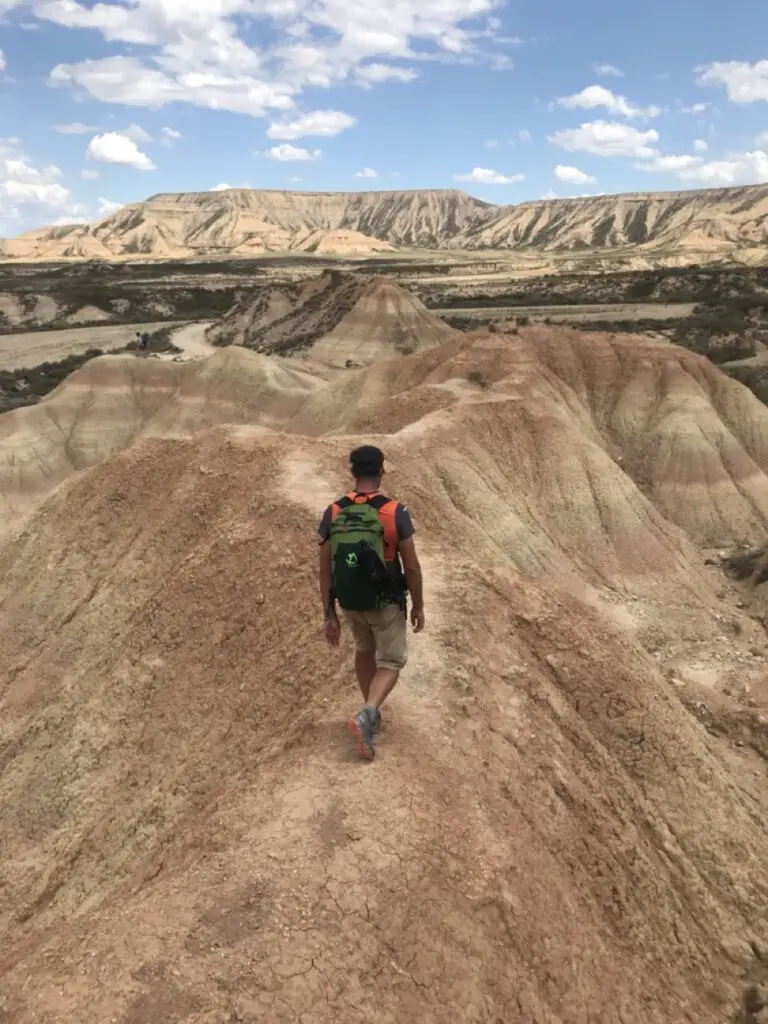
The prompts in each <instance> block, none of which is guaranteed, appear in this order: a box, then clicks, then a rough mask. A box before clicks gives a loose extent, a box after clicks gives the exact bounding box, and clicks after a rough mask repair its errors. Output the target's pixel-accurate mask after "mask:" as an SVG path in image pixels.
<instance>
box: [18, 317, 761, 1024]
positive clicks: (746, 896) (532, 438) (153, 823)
mask: <svg viewBox="0 0 768 1024" xmlns="http://www.w3.org/2000/svg"><path fill="white" fill-rule="evenodd" d="M361 440H365V441H372V442H378V443H380V444H381V446H382V447H383V448H384V449H385V451H386V454H387V457H388V460H389V468H390V473H389V475H388V478H387V487H388V489H390V490H391V491H392V492H395V493H397V494H398V496H400V497H401V498H402V500H404V501H406V502H407V503H408V505H409V507H410V508H411V511H412V514H413V516H414V519H415V521H416V524H417V529H418V538H419V543H420V548H421V552H422V557H423V562H424V568H425V575H426V580H427V616H428V629H427V632H425V633H424V634H423V635H420V636H418V637H415V638H414V639H413V643H412V656H411V660H410V663H409V665H408V668H407V670H406V672H405V673H404V676H403V680H402V683H401V685H400V686H399V687H398V689H397V690H396V692H395V694H394V695H393V697H392V699H391V702H390V703H388V704H387V706H386V708H385V724H384V729H383V733H382V736H381V742H380V748H379V755H378V757H377V759H376V761H375V762H373V764H370V765H367V764H361V763H359V762H358V761H357V760H356V759H355V758H354V757H353V756H352V752H351V751H350V750H349V748H348V745H347V742H346V739H345V736H344V730H343V722H344V719H345V716H346V715H347V714H348V713H349V712H350V711H353V710H355V709H356V707H357V703H358V698H357V696H356V693H355V688H354V685H353V682H352V676H351V648H350V643H349V638H348V637H347V638H346V639H345V643H344V646H343V647H342V650H341V653H330V654H329V652H328V651H327V649H326V648H325V647H324V646H323V643H322V639H321V636H320V630H319V623H318V601H317V597H316V581H315V559H316V544H315V541H314V536H313V533H314V527H315V522H316V518H317V515H318V514H319V512H320V510H321V509H322V507H323V505H324V504H325V503H327V502H328V501H329V500H330V499H332V498H333V497H335V496H336V494H337V493H338V492H339V491H340V490H341V488H342V487H343V486H344V484H345V479H344V470H345V456H346V453H347V451H348V450H349V448H350V447H351V446H352V445H353V444H356V443H359V442H360V441H361ZM766 474H768V410H767V409H766V408H765V407H764V406H763V405H761V403H759V402H758V401H757V399H755V398H754V397H753V396H752V395H751V394H750V393H749V392H748V391H747V390H746V389H745V388H743V387H742V386H741V385H739V384H738V383H736V382H734V381H732V380H730V379H728V378H726V377H725V376H724V375H723V374H721V373H720V372H719V371H718V370H717V369H716V368H715V367H714V366H713V365H712V364H710V363H708V362H707V361H706V360H704V359H703V358H699V357H697V356H695V355H692V354H690V353H687V352H685V351H683V350H681V349H677V348H675V347H673V346H671V345H669V344H666V343H661V342H650V341H647V340H646V339H643V338H633V337H629V336H622V337H621V338H615V337H610V336H608V335H590V334H582V333H577V332H572V331H569V330H567V329H559V328H557V329H551V330H549V329H544V328H532V329H529V330H522V329H521V330H520V331H519V333H510V334H503V333H496V334H488V333H483V332H478V333H475V334H469V335H460V336H456V337H455V338H452V339H451V340H449V341H447V342H445V343H444V344H441V345H439V346H437V347H434V348H431V349H429V350H427V351H425V352H419V353H416V354H414V355H410V356H401V357H397V358H393V359H391V360H388V361H385V362H378V363H376V364H375V365H373V366H371V367H369V368H367V369H363V370H360V371H355V372H349V373H340V374H337V375H333V374H330V375H326V377H322V376H318V375H316V374H314V373H312V372H310V371H309V370H308V369H307V368H306V367H304V368H302V365H301V364H300V363H298V362H295V363H291V362H289V361H288V360H280V359H277V358H273V357H268V356H264V355H259V354H256V353H253V352H247V351H245V350H242V349H237V348H234V347H233V348H230V349H225V350H222V351H220V352H217V353H216V354H215V355H213V356H211V357H210V358H209V359H207V360H202V361H197V362H192V363H186V364H183V363H182V364H176V363H172V362H160V361H146V362H142V361H139V360H130V359H127V358H124V357H103V358H101V359H97V360H94V361H92V362H91V363H89V364H87V365H86V366H85V367H84V368H83V369H82V370H80V371H78V372H77V373H76V374H74V375H73V376H72V377H70V378H69V379H68V380H67V381H66V382H65V383H64V384H63V385H62V386H61V387H60V388H59V389H58V390H57V391H56V392H54V393H52V394H51V395H50V396H48V397H47V398H46V399H44V400H43V401H42V402H40V403H39V404H38V405H37V406H34V407H31V408H29V409H24V410H19V411H17V412H14V413H9V414H7V415H5V416H3V417H2V418H1V419H0V490H1V491H2V495H3V500H4V525H5V535H4V539H3V542H2V546H1V547H0V600H2V611H3V615H2V623H1V624H0V708H1V710H2V713H1V714H0V979H1V981H0V1021H2V1022H3V1024H27V1022H33V1021H34V1022H39V1024H52V1022H78V1024H103V1022H106V1021H113V1022H116V1024H160V1022H163V1024H166V1022H167V1024H214V1022H216V1024H219V1022H224V1021H253V1022H264V1021H269V1022H275V1024H283V1022H285V1024H288V1022H291V1024H294V1022H296V1024H329V1022H333V1024H362V1022H376V1024H403V1022H405V1021H419V1022H424V1024H449V1022H451V1024H454V1022H457V1021H461V1022H472V1024H474V1022H477V1024H480V1022H483V1024H486V1022H487V1024H501V1022H503V1024H587V1022H601V1024H602V1022H605V1024H725V1022H742V1024H758V1022H759V1021H761V1020H762V1019H763V1018H761V1016H760V1014H761V1013H763V1009H762V1002H763V993H764V992H765V990H764V989H763V988H761V985H763V983H764V982H765V980H766V974H767V972H768V923H767V922H766V917H765V907H766V905H768V852H767V851H768V827H767V826H766V811H768V796H767V795H766V787H765V778H766V757H767V756H768V728H767V726H768V685H767V684H766V679H767V677H768V673H767V672H766V655H767V654H768V646H767V645H766V635H765V629H764V627H763V621H762V618H761V612H760V602H759V600H758V597H759V594H758V592H759V586H758V587H757V588H755V589H754V590H753V589H751V584H749V583H737V582H734V581H732V580H730V579H729V578H728V577H726V576H725V575H724V573H723V572H722V570H721V568H720V567H719V565H718V564H713V563H716V562H717V558H716V557H714V553H715V552H717V551H720V550H724V549H728V548H729V547H730V546H732V545H734V544H735V543H737V542H744V543H746V542H751V543H758V542H760V541H761V540H762V539H763V537H764V534H765V529H766V523H767V522H768V475H766ZM764 1016H765V1014H763V1017H764Z"/></svg>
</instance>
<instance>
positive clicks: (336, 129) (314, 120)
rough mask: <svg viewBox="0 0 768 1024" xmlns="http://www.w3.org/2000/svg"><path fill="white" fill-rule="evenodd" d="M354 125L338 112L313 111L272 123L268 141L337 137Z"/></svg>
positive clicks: (354, 120)
mask: <svg viewBox="0 0 768 1024" xmlns="http://www.w3.org/2000/svg"><path fill="white" fill-rule="evenodd" d="M355 123H356V119H355V118H354V117H350V115H349V114H344V113H343V112H342V111H340V110H315V111H314V112H313V113H311V114H302V116H301V117H297V118H296V119H295V120H293V121H273V122H272V123H271V124H270V126H269V128H267V135H268V136H269V138H270V139H301V138H303V137H304V136H305V135H323V136H332V135H338V134H339V133H340V132H343V131H344V130H345V129H347V128H351V127H352V126H353V125H354V124H355Z"/></svg>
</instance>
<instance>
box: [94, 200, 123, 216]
mask: <svg viewBox="0 0 768 1024" xmlns="http://www.w3.org/2000/svg"><path fill="white" fill-rule="evenodd" d="M97 202H98V207H99V214H100V216H102V217H109V215H110V214H112V213H117V211H118V210H122V208H123V206H124V205H125V203H113V202H112V200H111V199H101V198H100V199H98V200H97Z"/></svg>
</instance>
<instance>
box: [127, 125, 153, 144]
mask: <svg viewBox="0 0 768 1024" xmlns="http://www.w3.org/2000/svg"><path fill="white" fill-rule="evenodd" d="M120 135H125V137H126V138H128V139H130V140H131V142H135V143H136V145H137V146H143V145H145V144H146V143H147V142H151V141H152V136H151V135H150V134H149V132H145V131H144V129H143V128H142V127H141V125H138V124H129V125H128V127H127V128H123V129H122V130H121V131H120Z"/></svg>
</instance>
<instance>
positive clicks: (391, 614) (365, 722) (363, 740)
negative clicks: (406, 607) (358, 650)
mask: <svg viewBox="0 0 768 1024" xmlns="http://www.w3.org/2000/svg"><path fill="white" fill-rule="evenodd" d="M368 622H369V624H370V627H371V630H372V633H373V636H374V638H375V641H376V672H375V675H374V677H373V679H372V681H371V683H370V687H369V690H368V697H367V699H366V701H365V707H364V708H363V710H362V711H361V712H360V713H359V714H357V715H355V717H354V718H353V719H350V722H349V729H350V732H352V734H353V735H354V736H355V737H356V739H357V749H358V751H359V752H360V754H361V755H362V756H363V757H365V758H367V759H368V760H372V759H373V757H374V756H375V753H376V751H375V750H374V746H373V739H374V735H375V733H376V731H377V720H378V719H379V708H380V707H381V705H382V704H383V703H384V701H385V700H386V699H387V697H388V696H389V694H390V693H391V692H392V690H393V689H394V688H395V685H396V683H397V680H398V678H399V676H400V669H401V668H402V667H403V666H404V665H405V662H406V659H407V643H408V636H407V629H406V626H407V622H406V616H405V613H404V611H403V610H402V609H401V608H398V607H397V606H396V605H390V606H387V607H386V608H382V609H381V611H379V612H375V613H372V614H371V615H369V616H368ZM361 688H362V687H361Z"/></svg>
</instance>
